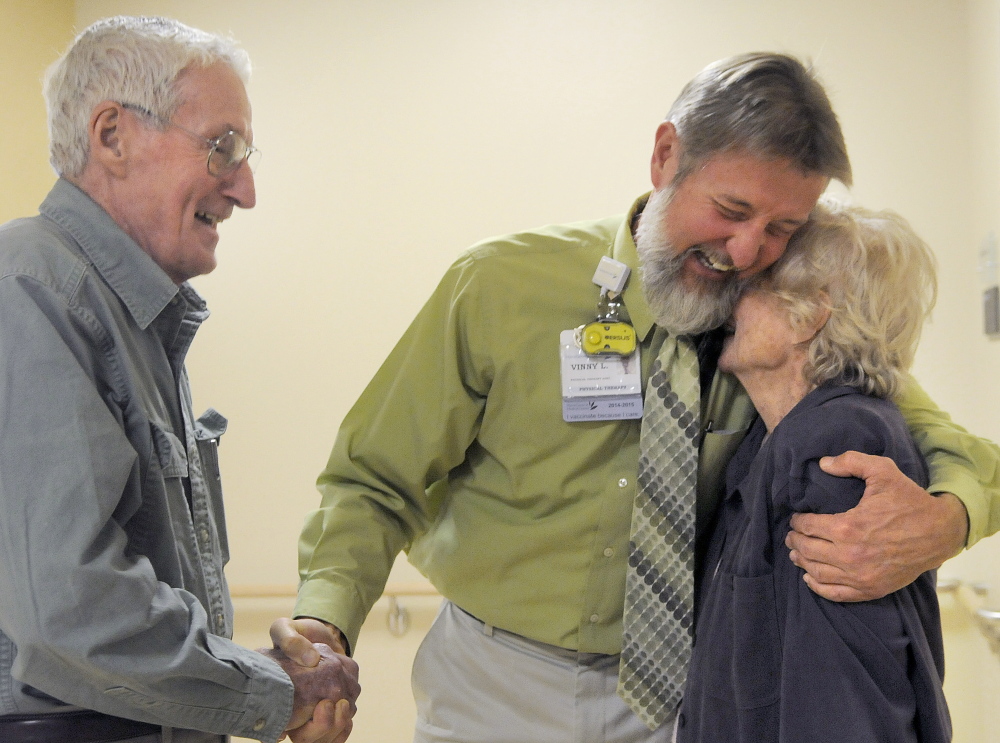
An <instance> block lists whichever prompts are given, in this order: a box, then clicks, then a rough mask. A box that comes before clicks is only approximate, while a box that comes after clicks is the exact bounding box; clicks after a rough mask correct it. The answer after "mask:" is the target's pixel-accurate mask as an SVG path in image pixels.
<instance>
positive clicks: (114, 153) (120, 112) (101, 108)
mask: <svg viewBox="0 0 1000 743" xmlns="http://www.w3.org/2000/svg"><path fill="white" fill-rule="evenodd" d="M124 113H125V110H124V109H123V108H122V106H121V104H119V103H116V102H115V101H101V102H100V103H98V104H97V105H96V106H94V110H93V111H92V112H91V114H90V123H89V126H88V129H87V134H88V142H89V144H90V153H89V156H88V158H87V160H88V163H92V164H93V165H95V166H99V167H100V168H102V169H103V170H105V171H107V172H108V173H109V174H111V175H113V176H116V177H119V178H120V177H123V176H124V174H125V165H126V163H127V161H128V146H127V145H128V137H129V131H128V130H129V129H130V128H132V127H130V123H131V122H126V121H125V117H124Z"/></svg>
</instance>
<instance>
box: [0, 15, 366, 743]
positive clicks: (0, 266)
mask: <svg viewBox="0 0 1000 743" xmlns="http://www.w3.org/2000/svg"><path fill="white" fill-rule="evenodd" d="M249 74H250V63H249V59H248V57H247V55H246V53H245V52H244V51H242V50H241V49H239V48H238V47H236V46H235V45H234V44H233V43H232V42H230V41H228V40H226V39H222V38H219V37H217V36H214V35H211V34H207V33H205V32H202V31H198V30H196V29H192V28H189V27H187V26H184V25H182V24H179V23H176V22H174V21H169V20H166V19H158V18H124V17H123V18H112V19H107V20H105V21H101V22H98V23H96V24H94V25H93V26H91V27H90V28H88V29H87V30H85V31H84V32H83V33H82V34H81V35H80V36H79V37H78V38H77V39H76V41H75V42H74V43H73V45H72V46H71V47H70V49H69V50H68V51H67V52H66V54H65V55H64V56H63V57H62V58H61V59H60V60H59V61H58V62H57V63H56V64H55V65H54V66H53V68H52V69H51V70H50V71H49V74H48V76H47V80H46V84H45V96H46V101H47V104H48V107H49V127H50V135H51V162H52V165H53V167H54V168H55V170H56V172H57V173H58V174H59V176H60V178H59V180H58V181H57V182H56V184H55V186H54V187H53V189H52V191H51V192H50V193H49V195H48V197H47V198H46V199H45V201H44V203H43V204H42V205H41V208H40V210H39V211H40V214H39V216H36V217H33V218H30V219H23V220H16V221H14V222H11V223H9V224H7V225H4V226H3V227H0V364H2V366H3V372H2V379H3V385H2V386H0V596H2V600H0V740H2V741H4V743H27V742H28V741H30V742H31V743H40V742H46V741H53V742H55V741H58V742H59V743H96V742H97V741H123V740H129V741H142V742H143V743H151V742H152V741H175V742H177V743H180V742H181V741H183V742H184V743H192V742H199V743H200V742H201V741H220V740H222V739H223V738H224V737H225V736H227V735H237V736H242V737H248V738H256V739H259V740H262V741H274V740H277V739H278V738H279V737H281V736H283V735H284V734H288V735H290V737H291V738H292V740H293V741H297V742H311V741H323V742H324V743H331V742H333V741H342V740H344V739H346V737H347V735H348V734H349V733H350V730H351V716H352V715H353V711H354V701H355V699H356V697H357V694H358V691H359V687H358V684H357V665H356V664H355V663H354V662H353V661H352V660H350V659H349V658H346V657H344V656H342V655H338V654H336V653H334V652H333V651H331V650H330V649H329V648H327V647H326V646H318V647H316V648H312V647H307V648H300V649H299V652H297V658H299V660H302V661H308V662H309V663H310V664H311V665H308V666H307V665H299V664H297V663H295V662H293V661H292V660H291V659H289V658H288V657H287V656H285V655H284V654H283V653H281V652H280V651H278V650H265V651H259V652H256V651H251V650H248V649H246V648H242V647H239V646H238V645H235V644H234V643H233V642H232V641H231V640H230V639H229V638H231V637H232V629H233V612H232V606H231V604H230V601H229V596H228V593H227V587H226V582H225V577H224V575H223V567H224V565H225V563H226V561H227V559H228V547H227V542H226V533H225V524H224V521H223V509H222V491H221V486H220V482H219V472H218V460H217V452H216V449H217V447H218V444H219V438H220V437H221V435H222V434H223V432H224V431H225V429H226V419H225V418H224V417H223V416H222V415H220V414H219V413H218V412H216V411H214V410H211V409H210V410H209V411H208V412H206V413H205V414H203V415H202V416H201V417H200V418H195V416H194V415H193V412H192V407H191V394H190V389H189V387H188V380H187V375H186V372H185V368H184V358H185V354H186V352H187V350H188V348H189V347H190V344H191V342H192V340H193V338H194V335H195V332H196V331H197V329H198V327H199V326H200V324H201V323H202V321H204V319H205V318H206V317H207V316H208V311H207V309H206V307H205V303H204V301H203V300H202V299H201V298H200V297H199V296H198V294H197V293H196V292H195V291H194V289H192V288H191V286H190V285H189V284H188V283H187V282H188V279H191V278H192V277H194V276H198V275H200V274H205V273H208V272H209V271H211V270H212V269H214V268H215V264H216V257H215V248H216V244H217V243H218V240H219V232H218V228H219V224H220V223H221V222H223V221H225V220H226V219H228V218H229V217H230V216H231V215H232V213H233V210H234V209H235V208H237V207H239V208H241V209H250V208H252V207H253V206H254V203H255V201H256V195H255V192H254V177H253V172H252V163H253V159H254V155H255V154H256V153H257V150H256V148H254V147H253V146H252V144H251V142H252V141H253V130H252V128H251V115H250V103H249V100H248V98H247V94H246V89H245V84H246V82H247V80H248V79H249ZM206 166H207V167H206ZM305 656H311V657H305Z"/></svg>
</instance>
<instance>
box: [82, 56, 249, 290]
mask: <svg viewBox="0 0 1000 743" xmlns="http://www.w3.org/2000/svg"><path fill="white" fill-rule="evenodd" d="M177 86H178V91H179V93H180V100H181V105H180V106H179V107H178V109H177V111H176V112H175V114H174V116H173V117H172V118H171V122H172V123H174V124H176V125H177V126H168V127H167V128H166V129H164V130H162V131H161V130H160V129H157V128H156V127H155V125H154V124H152V123H151V122H149V121H148V120H144V117H143V116H142V114H140V113H137V112H134V111H131V110H126V109H123V110H122V111H121V113H120V114H119V115H120V116H121V117H122V119H125V118H127V117H132V118H133V119H134V120H135V121H134V122H125V121H122V136H123V137H129V141H128V143H127V150H128V153H129V158H128V160H127V162H126V163H125V165H124V167H123V170H122V176H121V178H119V179H118V180H119V182H118V183H117V185H116V187H115V188H114V189H113V191H112V193H111V195H110V197H109V199H107V200H106V201H105V203H103V204H102V205H103V206H105V208H106V209H107V210H108V212H109V213H110V214H111V216H112V218H114V219H115V221H116V222H117V223H118V224H119V226H121V227H122V229H123V230H124V231H125V232H126V233H127V234H128V235H129V236H130V237H131V238H132V239H133V240H135V241H136V242H137V243H138V244H139V246H140V247H141V248H142V249H143V250H144V251H145V252H146V253H148V254H149V255H150V256H151V257H152V258H153V260H154V261H155V262H156V264H157V265H158V266H160V268H162V269H163V270H164V271H165V272H166V273H167V274H168V275H169V276H170V278H171V279H172V280H173V281H174V282H176V283H178V284H179V283H181V282H184V281H187V280H188V279H190V278H192V277H194V276H199V275H201V274H206V273H208V272H210V271H212V270H213V269H214V268H215V265H216V258H215V247H216V244H217V243H218V241H219V232H218V229H217V226H218V223H219V222H221V221H223V220H225V219H228V218H229V216H230V215H231V214H232V212H233V209H234V207H240V208H243V209H250V208H252V207H253V206H254V204H255V203H256V192H255V190H254V181H253V174H252V173H251V171H250V167H249V166H248V165H247V163H246V162H243V163H241V164H240V165H239V167H237V168H236V169H235V170H234V171H232V172H231V173H227V174H225V175H222V176H218V177H217V176H213V175H211V174H210V173H209V172H208V168H207V165H206V163H207V161H208V153H209V145H207V144H206V143H205V142H204V141H199V139H198V138H197V137H194V136H192V135H191V134H190V133H188V132H192V133H196V134H198V135H200V136H201V137H203V138H205V139H214V138H216V137H219V136H221V135H223V134H225V133H226V132H227V131H229V130H232V131H235V132H237V133H239V134H240V135H242V136H243V137H244V138H245V139H246V140H247V142H252V141H253V131H252V128H251V125H250V101H249V100H248V98H247V95H246V90H245V88H244V86H243V83H242V81H241V80H240V79H239V77H238V76H237V75H236V73H235V72H233V70H232V69H231V68H230V67H229V66H227V65H225V64H222V63H217V64H214V65H211V66H209V67H192V68H188V69H187V70H185V71H184V72H182V73H181V76H180V77H179V79H178V82H177ZM181 127H183V129H182V128H181ZM184 129H186V130H188V132H185V131H184Z"/></svg>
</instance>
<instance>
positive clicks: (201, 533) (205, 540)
mask: <svg viewBox="0 0 1000 743" xmlns="http://www.w3.org/2000/svg"><path fill="white" fill-rule="evenodd" d="M198 536H199V537H201V543H202V544H203V545H205V546H208V529H205V528H202V529H201V531H199V532H198Z"/></svg>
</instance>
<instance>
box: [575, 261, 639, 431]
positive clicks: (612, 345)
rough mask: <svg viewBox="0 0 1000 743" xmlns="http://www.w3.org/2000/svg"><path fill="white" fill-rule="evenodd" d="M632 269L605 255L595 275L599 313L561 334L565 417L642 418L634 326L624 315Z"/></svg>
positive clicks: (591, 418) (637, 350)
mask: <svg viewBox="0 0 1000 743" xmlns="http://www.w3.org/2000/svg"><path fill="white" fill-rule="evenodd" d="M629 273H630V269H629V267H628V266H626V265H625V264H624V263H621V262H620V261H616V260H614V259H612V258H608V257H607V256H604V257H602V258H601V262H600V263H599V264H598V266H597V271H596V273H595V274H594V279H593V281H594V283H595V284H597V285H598V286H599V287H601V292H600V297H599V299H598V303H597V317H596V319H595V320H594V321H593V322H591V323H588V324H585V325H581V326H580V327H578V328H571V329H569V330H564V331H562V332H561V333H560V334H559V346H560V355H561V360H562V364H561V374H562V395H563V420H565V421H567V422H570V423H572V422H577V421H606V420H625V419H634V418H641V417H642V380H641V375H640V367H639V345H638V343H637V342H636V334H635V328H633V327H632V326H631V325H630V324H629V323H627V322H623V321H622V320H621V318H620V317H619V311H620V310H621V308H622V306H623V305H622V302H621V293H622V290H623V289H624V288H625V284H626V283H627V282H628V277H629Z"/></svg>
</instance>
